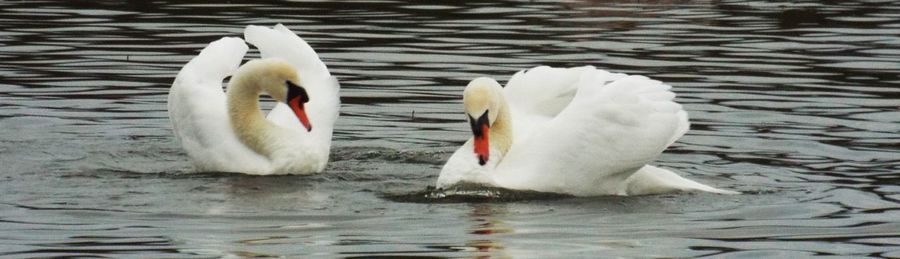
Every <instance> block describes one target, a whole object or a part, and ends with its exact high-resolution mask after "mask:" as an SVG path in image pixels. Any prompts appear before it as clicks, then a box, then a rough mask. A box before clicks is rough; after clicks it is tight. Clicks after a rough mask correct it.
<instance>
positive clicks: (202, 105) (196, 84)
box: [168, 37, 263, 171]
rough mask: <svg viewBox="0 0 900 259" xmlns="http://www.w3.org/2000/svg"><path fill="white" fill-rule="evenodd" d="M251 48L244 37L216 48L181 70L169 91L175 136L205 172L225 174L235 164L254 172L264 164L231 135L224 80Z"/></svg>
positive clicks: (214, 45)
mask: <svg viewBox="0 0 900 259" xmlns="http://www.w3.org/2000/svg"><path fill="white" fill-rule="evenodd" d="M247 49H248V47H247V44H245V43H244V41H243V40H241V39H240V38H233V37H225V38H222V39H220V40H217V41H214V42H212V43H210V44H209V45H208V46H207V47H206V48H204V49H203V50H202V51H201V52H200V54H199V55H197V56H196V57H194V58H193V59H191V61H190V62H188V64H187V65H185V66H184V67H183V68H182V69H181V71H180V72H179V73H178V76H176V78H175V82H174V83H173V84H172V88H171V89H169V97H168V110H169V118H170V119H171V121H172V127H173V128H174V131H175V137H176V138H177V139H178V140H179V142H181V144H182V146H183V147H184V149H185V151H186V152H187V153H188V155H189V156H190V157H191V158H192V160H193V161H194V162H195V165H196V166H197V167H198V169H200V170H204V171H222V170H226V168H225V167H222V165H228V164H235V166H234V167H231V168H232V169H235V168H236V169H241V168H254V167H255V166H259V165H260V164H259V163H257V162H260V159H263V158H262V157H261V156H259V155H258V154H256V153H255V152H252V151H251V150H249V149H247V148H246V147H244V145H243V144H241V143H240V142H239V141H238V140H237V137H236V136H235V135H234V133H233V132H232V131H231V125H230V122H229V119H228V114H227V110H226V105H225V99H226V97H225V93H224V92H223V91H222V80H223V79H224V78H225V77H227V76H229V75H231V74H232V73H233V72H234V71H235V70H236V69H237V67H238V66H239V65H240V63H241V60H242V59H243V56H244V54H245V53H246V52H247ZM236 161H242V163H236ZM256 168H258V167H256Z"/></svg>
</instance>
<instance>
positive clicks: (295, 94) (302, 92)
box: [284, 81, 309, 103]
mask: <svg viewBox="0 0 900 259" xmlns="http://www.w3.org/2000/svg"><path fill="white" fill-rule="evenodd" d="M284 82H285V84H287V89H288V96H287V99H288V102H290V101H291V100H293V99H294V98H300V102H302V103H308V102H309V95H308V94H306V89H303V87H302V86H299V85H297V84H294V82H291V81H284Z"/></svg>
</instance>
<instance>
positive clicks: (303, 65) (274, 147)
mask: <svg viewBox="0 0 900 259" xmlns="http://www.w3.org/2000/svg"><path fill="white" fill-rule="evenodd" d="M244 34H245V35H244V37H245V38H246V39H247V42H249V43H251V44H253V45H255V46H256V47H257V48H259V50H260V53H261V56H262V59H258V60H252V61H249V62H247V63H246V64H244V65H242V66H240V67H238V65H239V64H240V63H241V60H242V59H243V57H244V54H246V52H247V50H248V46H247V44H246V43H244V40H241V39H240V38H233V37H224V38H222V39H220V40H217V41H214V42H212V43H210V44H209V45H208V46H207V47H206V48H204V49H203V50H202V51H201V52H200V54H199V55H198V56H197V57H195V58H193V59H192V60H191V61H190V62H188V64H186V65H185V66H184V67H183V68H182V69H181V71H180V72H179V73H178V76H177V77H176V79H175V82H174V83H173V84H172V88H171V89H170V90H169V97H168V110H169V118H170V120H171V121H172V126H173V128H174V132H175V137H176V139H178V140H179V142H180V143H181V145H182V147H183V148H184V150H185V151H186V152H187V154H188V156H189V157H190V158H191V160H192V161H193V163H194V166H195V168H196V169H197V170H198V171H204V172H237V173H246V174H256V175H268V174H309V173H316V172H320V171H322V170H323V169H324V168H325V164H326V163H327V161H328V154H329V150H330V147H331V135H332V129H333V125H334V121H335V120H336V119H337V116H338V106H339V105H340V101H339V97H338V91H339V88H340V86H339V85H338V83H337V80H336V79H335V78H334V77H332V76H331V74H330V73H329V72H328V69H327V68H326V67H325V65H324V64H323V63H322V61H320V60H319V58H318V56H317V55H316V53H315V51H313V49H312V48H311V47H310V46H309V45H308V44H307V43H306V42H305V41H303V40H302V39H300V37H298V36H297V35H296V34H294V33H293V32H291V31H290V30H288V29H287V28H286V27H284V26H282V25H281V24H279V25H276V26H275V27H274V28H265V27H260V26H248V27H247V28H246V30H245V33H244ZM228 76H231V79H230V81H229V82H228V85H227V92H223V91H222V81H223V80H224V79H225V78H226V77H228ZM260 94H266V95H268V96H270V97H272V98H273V99H275V100H276V101H277V103H276V105H275V107H274V108H273V109H272V110H271V111H270V112H269V113H268V115H267V116H264V115H263V111H262V110H260V103H259V96H260Z"/></svg>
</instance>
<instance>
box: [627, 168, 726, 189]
mask: <svg viewBox="0 0 900 259" xmlns="http://www.w3.org/2000/svg"><path fill="white" fill-rule="evenodd" d="M673 191H684V192H711V193H718V194H741V193H740V192H736V191H729V190H722V189H717V188H715V187H711V186H708V185H704V184H702V183H698V182H695V181H693V180H690V179H687V178H684V177H681V176H680V175H678V174H676V173H674V172H672V171H669V170H666V169H662V168H659V167H655V166H651V165H646V166H644V167H643V168H641V169H640V170H638V171H637V172H636V173H634V174H633V175H632V176H631V177H629V178H628V186H627V191H626V192H627V194H628V195H643V194H658V193H669V192H673Z"/></svg>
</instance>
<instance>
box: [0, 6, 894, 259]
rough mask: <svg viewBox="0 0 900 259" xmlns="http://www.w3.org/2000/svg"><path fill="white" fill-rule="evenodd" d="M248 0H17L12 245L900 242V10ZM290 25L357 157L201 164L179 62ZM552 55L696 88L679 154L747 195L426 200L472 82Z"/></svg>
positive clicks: (454, 252)
mask: <svg viewBox="0 0 900 259" xmlns="http://www.w3.org/2000/svg"><path fill="white" fill-rule="evenodd" d="M241 2H242V1H231V2H230V3H227V4H211V3H205V2H197V3H193V4H184V3H177V2H168V1H153V2H140V1H138V2H133V3H129V4H127V5H123V4H120V3H118V2H117V1H90V2H89V1H59V2H57V1H2V2H0V165H2V169H0V257H14V258H18V257H53V256H61V257H65V256H85V257H112V258H127V257H141V258H159V257H167V258H171V257H177V258H217V257H369V258H372V257H379V256H383V257H393V256H423V257H478V256H490V257H504V256H511V257H516V258H519V257H538V258H542V257H616V256H622V257H694V256H714V257H743V258H760V257H813V256H828V255H837V256H871V257H900V204H898V203H900V174H898V173H900V152H898V143H900V133H898V132H900V5H898V4H896V3H892V2H890V1H860V2H833V3H831V4H824V3H791V2H737V1H710V2H706V1H699V2H693V1H618V2H607V1H596V2H592V1H558V2H557V1H491V2H489V3H473V2H472V1H457V2H450V3H448V2H446V1H440V2H418V1H416V2H411V3H407V2H402V1H388V0H384V1H379V0H372V1H340V2H337V1H321V2H318V1H301V2H276V1H252V2H249V1H248V2H245V3H241ZM279 22H280V23H284V24H285V25H287V26H288V27H290V28H291V29H293V30H295V31H297V32H299V33H300V34H301V35H302V36H303V37H304V38H305V39H307V40H308V41H309V42H310V43H311V44H312V45H313V47H314V48H316V49H317V50H318V52H319V53H320V55H321V57H322V58H323V60H324V61H325V63H327V64H328V66H329V67H330V68H331V70H332V73H333V74H335V75H336V76H338V78H339V79H340V80H341V82H342V85H343V89H342V95H343V97H342V100H343V106H342V107H341V109H342V110H341V118H340V119H339V122H338V124H337V126H336V132H335V140H334V145H335V146H336V147H335V148H334V149H333V154H332V163H330V165H329V167H328V169H327V170H326V172H325V173H323V174H319V175H315V176H305V177H303V176H281V177H252V176H241V175H222V174H191V173H189V172H190V170H191V168H190V164H189V162H188V161H187V157H186V156H185V154H184V153H183V152H182V151H181V149H180V146H179V145H178V144H177V143H176V142H175V141H174V139H173V138H172V136H171V130H170V127H169V121H168V118H167V115H166V110H165V109H166V105H165V102H166V94H167V91H168V87H169V85H170V84H171V82H172V80H173V78H174V75H175V74H176V72H177V71H178V69H180V67H181V66H182V65H183V64H184V63H186V62H187V61H188V60H189V59H190V58H191V57H192V56H193V55H195V54H196V53H197V51H198V50H199V49H200V48H202V47H203V46H205V44H206V43H208V42H210V41H212V40H215V39H217V38H219V37H222V36H237V35H240V34H241V32H242V30H243V27H244V26H246V25H248V24H257V25H273V24H275V23H279ZM251 55H257V53H251ZM539 64H544V65H553V66H578V65H585V64H591V65H595V66H597V67H600V68H604V69H608V70H615V71H620V72H626V73H634V74H642V75H647V76H650V77H653V78H656V79H660V80H662V81H665V82H668V83H670V84H672V85H673V86H674V91H675V92H676V93H678V101H679V102H681V103H683V104H684V105H685V107H686V109H687V110H688V111H689V113H690V115H691V119H692V122H693V125H692V129H691V131H690V132H688V134H687V135H686V136H685V137H684V138H682V139H681V140H680V141H679V142H677V143H676V144H675V146H674V147H672V148H670V149H669V150H668V151H666V153H664V154H663V155H662V156H661V157H660V159H659V160H658V162H657V164H658V165H660V166H663V167H667V168H674V169H677V170H679V171H680V172H682V174H685V175H687V176H689V178H693V179H698V180H699V181H702V182H706V183H710V184H712V185H714V186H718V187H723V188H728V189H734V190H740V191H742V192H745V193H746V194H744V195H739V196H721V195H710V194H677V195H656V196H642V197H595V198H565V197H555V198H552V199H513V200H509V201H495V202H486V203H485V202H475V201H470V202H461V203H443V202H441V203H434V202H430V201H429V200H422V199H413V198H410V197H408V195H409V194H410V193H416V192H419V191H422V190H426V188H427V186H428V185H430V184H433V183H434V181H435V179H436V177H437V174H438V171H439V168H440V166H441V165H442V163H443V161H444V160H445V159H446V158H447V157H449V155H450V152H452V150H454V148H455V146H457V145H459V144H460V143H461V142H462V141H463V140H464V139H465V138H466V137H467V136H468V134H469V133H468V132H467V128H466V127H467V124H466V123H465V122H464V120H463V119H464V117H463V116H462V115H461V114H460V110H461V105H460V93H461V91H462V88H463V86H464V85H465V84H466V83H467V82H468V80H470V79H472V78H474V77H477V76H492V77H495V78H498V79H500V80H501V82H502V81H505V80H506V79H508V77H509V76H510V75H512V74H513V73H514V72H515V71H517V70H519V69H523V68H529V67H532V66H536V65H539Z"/></svg>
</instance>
